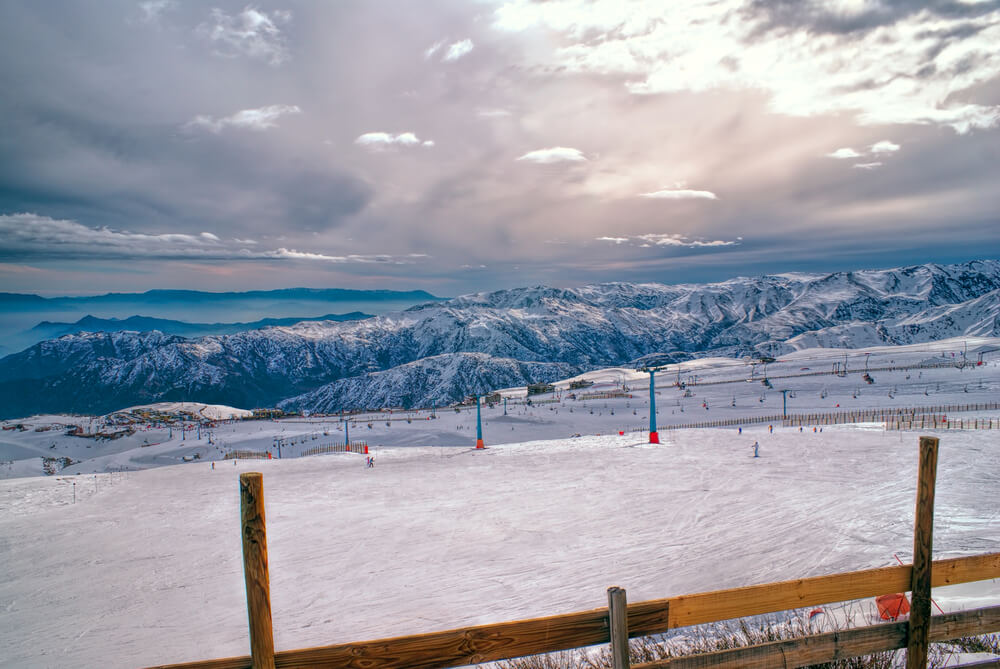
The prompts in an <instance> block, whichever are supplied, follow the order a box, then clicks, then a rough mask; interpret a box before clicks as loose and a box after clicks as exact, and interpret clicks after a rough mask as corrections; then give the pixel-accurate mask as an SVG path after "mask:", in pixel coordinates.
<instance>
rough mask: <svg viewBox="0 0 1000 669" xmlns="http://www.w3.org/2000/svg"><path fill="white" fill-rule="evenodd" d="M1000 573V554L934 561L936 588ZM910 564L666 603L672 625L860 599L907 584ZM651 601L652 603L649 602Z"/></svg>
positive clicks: (685, 597)
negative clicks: (668, 604)
mask: <svg viewBox="0 0 1000 669" xmlns="http://www.w3.org/2000/svg"><path fill="white" fill-rule="evenodd" d="M998 576H1000V553H991V554H987V555H976V556H973V557H970V558H954V559H949V560H939V561H937V562H935V563H934V568H933V570H932V579H931V582H932V583H931V584H932V585H933V586H934V587H939V586H942V585H951V584H954V583H968V582H969V581H979V580H986V579H990V578H997V577H998ZM910 581H911V567H910V566H909V565H904V566H896V567H881V568H878V569H866V570H862V571H855V572H848V573H844V574H834V575H832V576H815V577H811V578H802V579H796V580H793V581H781V582H778V583H766V584H764V585H751V586H746V587H742V588H731V589H729V590H716V591H714V592H703V593H699V594H695V595H682V596H680V597H672V598H670V599H667V600H654V602H655V601H661V602H669V603H670V620H669V623H670V625H669V626H670V628H676V627H686V626H688V625H700V624H702V623H709V622H715V621H718V620H728V619H730V618H744V617H746V616H753V615H757V614H760V613H772V612H774V611H784V610H787V609H795V608H799V607H803V606H816V605H818V604H829V603H831V602H843V601H848V600H851V599H864V598H866V597H874V596H877V595H884V594H886V593H890V592H906V591H907V590H909V589H910V585H911V583H910ZM648 603H653V602H648Z"/></svg>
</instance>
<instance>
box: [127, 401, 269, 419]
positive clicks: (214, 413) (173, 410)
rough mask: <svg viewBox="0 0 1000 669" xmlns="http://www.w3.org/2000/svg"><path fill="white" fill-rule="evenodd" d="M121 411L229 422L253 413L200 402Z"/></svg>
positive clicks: (143, 405)
mask: <svg viewBox="0 0 1000 669" xmlns="http://www.w3.org/2000/svg"><path fill="white" fill-rule="evenodd" d="M122 411H123V412H126V413H128V412H133V411H156V412H158V413H165V414H182V413H183V414H191V415H193V416H202V417H203V418H208V419H209V420H229V419H233V418H250V417H251V416H253V411H250V410H249V409H237V408H235V407H230V406H226V405H225V404H202V403H200V402H156V403H155V404H142V405H139V406H134V407H129V408H127V409H123V410H122ZM115 413H121V412H115Z"/></svg>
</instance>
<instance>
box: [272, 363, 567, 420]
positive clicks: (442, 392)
mask: <svg viewBox="0 0 1000 669" xmlns="http://www.w3.org/2000/svg"><path fill="white" fill-rule="evenodd" d="M575 373H576V368H575V367H573V366H572V365H568V364H566V363H559V362H522V361H520V360H514V359H512V358H497V357H494V356H491V355H487V354H485V353H446V354H444V355H433V356H431V357H429V358H423V359H422V360H417V361H415V362H410V363H407V364H405V365H400V366H398V367H393V368H392V369H389V370H386V371H384V372H372V373H370V374H364V375H362V376H354V377H351V378H347V379H340V380H338V381H334V382H333V383H329V384H327V385H325V386H322V387H321V388H318V389H317V390H314V391H312V392H310V393H305V394H304V395H299V396H297V397H292V398H290V399H287V400H284V401H283V402H281V403H280V404H279V405H278V406H279V408H282V409H285V410H294V411H298V410H302V409H305V410H309V411H318V412H321V413H334V412H336V411H339V410H341V409H345V410H353V409H368V408H370V407H407V408H408V407H433V406H445V405H448V404H451V403H453V402H454V401H455V400H456V399H460V398H463V397H465V396H467V395H469V394H471V393H486V392H489V391H491V390H495V389H496V388H510V387H514V386H523V385H526V384H528V383H539V382H548V381H555V380H557V379H562V378H566V377H567V376H571V375H573V374H575Z"/></svg>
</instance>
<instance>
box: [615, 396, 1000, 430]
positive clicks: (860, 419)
mask: <svg viewBox="0 0 1000 669" xmlns="http://www.w3.org/2000/svg"><path fill="white" fill-rule="evenodd" d="M998 409H1000V402H979V403H973V404H937V405H933V406H923V407H890V408H885V409H858V410H855V411H827V412H816V413H800V414H799V413H790V414H785V415H782V414H768V415H766V416H741V417H739V418H720V419H718V420H705V421H699V422H696V423H680V424H677V425H660V426H659V429H660V430H688V429H696V428H703V427H736V426H741V425H759V424H761V423H772V424H781V425H783V426H784V427H799V426H807V425H808V426H811V425H842V424H848V423H882V422H885V421H898V420H903V421H909V420H911V418H913V417H915V416H916V417H919V416H921V415H927V416H931V415H933V414H940V415H941V416H945V415H946V414H947V413H949V412H951V413H960V412H963V411H994V410H998ZM940 420H942V421H943V420H945V418H943V417H942V418H940ZM919 427H920V426H919V425H917V426H916V428H917V429H919ZM926 427H927V428H930V427H932V425H931V424H930V423H929V422H928V423H927V425H926ZM647 429H648V428H646V427H633V428H629V429H628V430H626V431H627V432H645V431H646V430H647ZM955 429H957V428H955Z"/></svg>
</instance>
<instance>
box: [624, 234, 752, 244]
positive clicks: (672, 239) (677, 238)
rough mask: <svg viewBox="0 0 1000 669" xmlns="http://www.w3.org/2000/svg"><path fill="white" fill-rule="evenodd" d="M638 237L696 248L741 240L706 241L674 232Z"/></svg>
mask: <svg viewBox="0 0 1000 669" xmlns="http://www.w3.org/2000/svg"><path fill="white" fill-rule="evenodd" d="M637 239H641V240H642V241H644V242H647V243H649V244H655V245H656V246H684V247H687V248H696V247H702V246H735V245H737V244H738V243H739V242H736V241H725V240H722V239H715V240H709V241H705V240H703V239H690V238H688V237H687V236H685V235H681V234H677V233H673V234H654V233H651V234H648V235H639V236H638V237H637Z"/></svg>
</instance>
